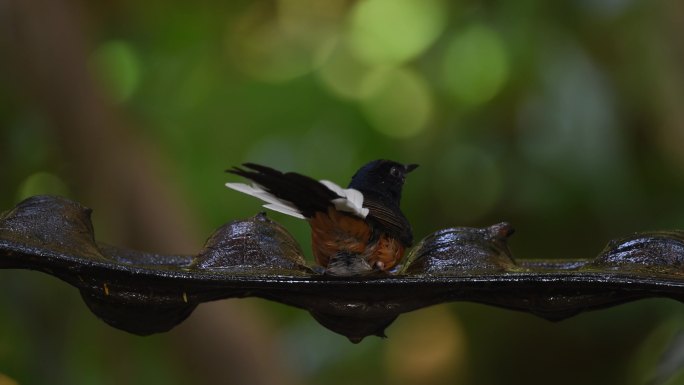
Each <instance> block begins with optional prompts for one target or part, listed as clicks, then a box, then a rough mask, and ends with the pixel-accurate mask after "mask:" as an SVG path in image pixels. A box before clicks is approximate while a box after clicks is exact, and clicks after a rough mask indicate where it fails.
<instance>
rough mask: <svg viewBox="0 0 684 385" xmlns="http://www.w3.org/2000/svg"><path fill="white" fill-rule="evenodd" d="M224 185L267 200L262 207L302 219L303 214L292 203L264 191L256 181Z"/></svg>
mask: <svg viewBox="0 0 684 385" xmlns="http://www.w3.org/2000/svg"><path fill="white" fill-rule="evenodd" d="M226 187H228V188H229V189H233V190H235V191H239V192H241V193H244V194H247V195H251V196H253V197H256V198H259V199H261V200H262V201H264V202H267V204H265V205H264V207H265V208H267V209H271V210H273V211H277V212H279V213H283V214H287V215H290V216H293V217H295V218H300V219H304V215H302V213H301V212H299V210H297V208H296V207H294V205H292V204H291V203H290V202H287V201H284V200H282V199H279V198H278V197H276V196H275V195H273V194H271V193H270V192H268V191H266V189H265V188H264V187H263V186H260V185H258V184H256V183H252V184H251V185H248V184H244V183H226Z"/></svg>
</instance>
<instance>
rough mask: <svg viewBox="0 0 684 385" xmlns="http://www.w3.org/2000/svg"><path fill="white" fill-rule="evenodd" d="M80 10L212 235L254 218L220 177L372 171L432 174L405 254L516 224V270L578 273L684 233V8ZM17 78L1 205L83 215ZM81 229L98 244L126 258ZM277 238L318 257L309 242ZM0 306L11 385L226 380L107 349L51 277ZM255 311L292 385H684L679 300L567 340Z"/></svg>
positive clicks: (545, 327) (106, 79)
mask: <svg viewBox="0 0 684 385" xmlns="http://www.w3.org/2000/svg"><path fill="white" fill-rule="evenodd" d="M72 5H73V6H74V7H77V8H78V9H79V12H80V13H82V15H83V17H84V19H85V22H84V24H85V25H86V26H87V27H84V31H83V33H84V35H85V36H84V37H83V39H85V40H86V41H87V44H89V49H90V52H89V58H88V60H87V63H84V65H86V66H87V68H88V70H89V71H90V72H91V76H92V78H93V79H95V81H97V82H98V84H99V85H100V87H101V88H102V90H103V95H104V97H105V98H106V99H107V101H108V103H110V104H111V105H114V106H115V108H116V109H117V110H118V111H120V112H121V113H122V114H125V115H126V116H127V117H128V119H130V120H132V121H135V122H136V124H135V125H134V127H131V129H132V130H134V132H135V134H136V135H137V137H139V138H141V140H142V141H144V142H146V143H150V144H152V145H153V146H154V147H155V148H156V149H157V150H159V151H160V152H161V153H162V154H163V156H164V157H163V158H164V166H165V167H166V168H167V169H168V170H170V172H169V173H170V174H171V175H172V176H173V177H174V178H175V185H174V186H177V188H178V189H180V193H181V194H182V196H183V197H184V200H185V202H187V205H188V206H189V207H191V209H192V211H193V212H196V213H197V214H198V215H197V217H198V218H199V219H200V223H199V226H200V229H201V231H202V234H209V233H210V232H211V231H212V230H213V229H214V228H216V227H217V226H219V225H221V224H223V223H225V222H226V221H228V220H231V219H234V218H239V217H245V216H249V215H253V214H254V213H255V212H256V211H257V210H259V206H258V203H257V202H256V201H255V200H253V199H250V198H249V197H245V196H241V195H239V194H236V193H231V192H230V191H227V190H226V189H224V188H223V187H222V184H223V183H224V182H225V181H226V180H227V178H228V177H227V176H226V175H225V174H223V172H222V171H223V170H224V169H225V168H227V167H230V166H233V165H237V164H239V163H241V162H245V161H251V162H257V163H264V164H267V165H272V166H276V167H278V168H281V169H286V170H296V171H299V172H302V173H305V174H308V175H311V176H314V177H316V178H321V179H322V178H326V179H331V180H334V181H337V182H340V183H345V182H346V181H347V180H348V179H349V177H350V176H351V175H352V173H353V172H354V170H355V169H356V168H357V167H358V166H359V165H361V164H363V163H365V162H366V161H368V160H371V159H376V158H391V159H395V160H398V161H404V162H415V163H420V164H421V167H420V168H419V169H418V170H417V171H416V172H415V173H414V174H411V176H410V178H409V180H408V182H407V185H406V188H405V193H404V202H403V208H404V212H405V213H406V214H407V216H408V217H409V218H410V220H411V221H412V223H413V225H414V230H415V233H416V236H417V238H421V237H422V236H424V235H426V234H428V233H430V232H432V231H434V230H437V229H439V228H443V227H446V226H454V225H468V226H484V225H488V224H491V223H494V222H498V221H501V220H508V221H510V222H512V223H513V225H514V226H515V227H516V228H517V229H518V233H517V234H516V235H515V236H514V238H513V239H512V242H511V248H512V250H513V252H514V254H515V255H516V256H517V257H519V258H569V257H593V256H595V255H596V254H597V253H598V252H599V251H600V250H601V248H602V247H603V245H605V243H606V242H607V241H608V240H609V239H610V238H613V237H616V236H620V235H624V234H626V233H629V232H633V231H642V230H652V229H669V228H682V227H684V199H682V197H683V196H684V146H682V143H684V113H683V112H682V111H684V110H683V109H682V106H683V105H684V70H683V69H684V45H683V44H682V39H681V37H682V36H684V27H683V26H684V6H683V5H682V3H681V2H677V1H638V0H595V1H589V0H581V1H573V2H544V1H539V0H522V1H509V2H477V1H469V0H460V1H451V2H447V1H444V0H428V1H425V0H423V1H417V0H365V1H359V2H349V1H343V0H332V1H323V2H319V1H314V0H273V1H254V2H247V1H237V2H218V1H213V0H205V1H201V2H196V3H184V2H175V3H168V2H161V1H149V2H128V1H114V2H102V3H93V4H90V3H81V2H76V3H74V4H72ZM2 12H3V7H1V6H0V13H2ZM1 42H2V41H0V43H1ZM0 47H5V48H6V50H5V52H4V53H3V54H7V55H12V53H13V50H20V49H21V47H16V46H12V45H9V46H3V45H0ZM0 52H2V51H0ZM8 57H9V56H8ZM55 60H60V58H59V57H56V58H55ZM18 72H19V71H18V69H17V68H16V67H13V66H11V65H9V64H7V63H0V180H1V181H2V182H1V186H2V188H0V207H1V208H8V207H11V206H13V205H14V204H15V203H16V202H17V201H18V200H20V199H22V198H24V197H26V196H30V195H34V194H38V193H56V194H61V195H67V196H70V197H72V198H76V199H78V198H79V197H81V196H82V195H83V193H82V190H83V187H82V186H79V185H78V184H77V183H76V182H75V180H76V178H75V177H74V172H75V171H74V169H75V167H74V165H73V164H72V163H71V162H70V160H69V159H68V158H67V157H66V155H65V153H64V151H63V149H62V141H61V140H62V139H61V138H60V137H59V131H58V130H56V129H55V123H54V121H53V114H52V113H51V112H50V111H49V109H47V108H45V106H44V105H43V104H42V102H41V98H40V95H35V94H34V93H32V92H31V91H30V90H29V89H28V87H27V86H26V83H27V81H26V79H25V78H22V77H21V76H19V75H17V73H18ZM70 91H71V90H69V89H64V90H62V92H63V94H64V95H66V96H65V97H68V95H69V92H70ZM74 92H75V91H74ZM81 112H82V113H83V114H87V113H89V111H81ZM96 129H97V127H93V130H96ZM122 156H126V155H125V153H122ZM103 177H105V178H106V177H107V176H106V175H105V176H103ZM86 203H87V202H86ZM93 208H94V209H95V216H96V218H95V219H96V229H97V231H98V237H100V239H101V240H105V241H110V242H114V243H115V242H116V241H117V240H116V239H112V238H111V237H112V235H108V234H109V233H108V229H107V222H108V218H98V217H97V213H98V207H93ZM273 217H274V218H276V219H277V220H278V221H280V222H281V223H283V224H285V225H286V226H287V227H288V228H289V229H291V231H292V232H293V234H295V235H296V237H297V238H298V239H299V240H300V242H301V243H302V244H303V245H307V244H308V242H309V240H308V236H309V235H308V228H307V225H306V224H305V223H302V222H299V221H296V220H294V219H290V218H285V217H283V216H280V215H278V214H273ZM200 245H201V240H200V239H198V240H197V248H198V249H199V247H200ZM305 249H307V248H306V247H305ZM0 289H1V291H2V295H0V384H5V383H9V384H12V383H13V382H12V380H16V381H18V382H19V383H21V384H24V383H25V384H30V383H69V384H91V383H99V384H107V383H112V384H114V383H130V384H157V383H158V384H173V383H179V384H180V383H200V382H201V381H206V383H224V382H225V383H231V380H230V379H226V378H223V379H211V378H203V377H202V375H201V374H199V373H196V372H193V371H191V370H189V369H188V367H187V366H186V365H185V363H184V362H182V359H181V358H179V357H180V356H179V355H178V353H176V352H174V346H172V342H171V341H172V339H171V338H172V337H173V336H174V333H176V332H171V333H170V334H168V335H159V336H153V337H147V338H140V337H134V336H129V335H126V334H124V333H122V332H118V331H115V330H113V329H111V328H109V327H107V326H106V325H104V324H102V323H100V322H99V321H97V320H96V319H95V318H94V317H93V316H92V315H90V313H89V312H88V311H87V309H86V308H85V306H83V305H82V304H81V303H80V299H79V298H78V296H77V294H76V293H75V292H74V291H73V290H71V289H70V288H68V287H67V286H66V285H64V284H62V283H60V282H57V281H55V280H54V279H52V278H48V277H44V276H40V275H38V274H35V273H34V274H32V273H28V272H18V271H0ZM258 306H260V307H262V308H263V309H264V314H267V315H268V317H270V318H273V319H275V322H274V325H276V326H274V327H275V328H276V331H275V332H276V334H277V335H278V336H279V338H278V341H276V344H277V345H278V346H280V348H281V349H282V360H283V361H284V362H285V364H286V365H287V366H288V368H289V369H290V370H291V371H292V372H293V373H294V374H295V375H296V378H298V379H300V380H301V381H302V382H303V383H310V384H314V383H316V384H318V383H329V384H347V383H352V382H353V383H357V384H366V383H368V384H371V383H373V384H376V383H392V384H415V383H422V384H447V383H449V384H454V383H461V384H546V383H549V382H552V383H555V384H576V383H581V384H618V383H619V384H647V383H648V384H680V383H684V382H683V381H682V378H684V377H682V370H681V368H682V365H683V364H684V359H682V358H681V357H680V356H681V355H682V354H681V353H679V354H678V353H677V352H679V351H681V350H682V348H683V347H684V339H682V338H681V337H677V338H676V337H675V336H677V335H681V333H682V326H683V325H682V317H684V306H683V305H681V304H678V303H674V302H671V301H658V300H650V301H642V302H639V303H633V304H628V305H624V306H621V307H618V308H615V309H611V310H606V311H601V312H595V313H590V314H584V315H580V316H578V317H576V318H573V319H570V320H567V321H564V322H561V323H558V324H553V323H549V322H546V321H543V320H540V319H537V318H534V317H532V316H530V315H525V314H518V313H515V312H511V311H505V310H498V309H492V308H489V307H484V306H480V305H472V304H455V305H451V306H441V307H438V308H434V309H429V310H424V311H420V312H417V313H414V314H410V315H405V316H402V317H400V318H399V320H398V321H397V322H396V323H395V324H394V325H393V326H392V327H391V328H390V329H389V330H388V335H389V336H390V338H389V339H388V340H379V339H369V340H366V341H364V342H363V343H361V344H360V345H351V344H349V343H348V342H347V341H346V340H345V339H344V338H343V337H340V336H337V335H333V334H331V333H330V332H329V331H327V330H325V329H323V328H322V327H320V326H318V325H317V324H316V323H315V322H314V321H313V320H311V319H310V317H309V316H308V315H307V314H304V313H303V312H300V311H296V310H292V309H288V308H284V307H282V306H278V305H274V304H268V303H265V302H258ZM668 365H669V366H668ZM3 374H4V375H6V376H7V377H5V376H3ZM10 378H11V379H10ZM190 379H192V380H190Z"/></svg>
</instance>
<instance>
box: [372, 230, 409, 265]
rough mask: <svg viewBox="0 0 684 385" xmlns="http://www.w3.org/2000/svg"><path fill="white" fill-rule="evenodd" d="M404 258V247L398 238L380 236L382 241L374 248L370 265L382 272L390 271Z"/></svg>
mask: <svg viewBox="0 0 684 385" xmlns="http://www.w3.org/2000/svg"><path fill="white" fill-rule="evenodd" d="M403 256H404V245H402V244H401V242H399V240H397V239H396V238H392V237H390V236H389V235H387V234H383V235H382V236H380V239H379V240H378V242H377V243H376V244H375V246H374V247H373V250H372V251H371V255H370V258H369V259H368V264H370V265H371V266H373V267H377V268H379V269H380V270H389V269H391V268H392V267H394V266H395V265H396V264H397V262H399V260H401V258H402V257H403Z"/></svg>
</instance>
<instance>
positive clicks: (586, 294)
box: [0, 196, 684, 342]
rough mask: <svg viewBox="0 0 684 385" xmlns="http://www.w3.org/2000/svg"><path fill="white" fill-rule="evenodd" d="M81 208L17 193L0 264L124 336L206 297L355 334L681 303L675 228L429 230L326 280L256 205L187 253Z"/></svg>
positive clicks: (2, 235) (150, 329)
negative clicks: (450, 312) (391, 255)
mask: <svg viewBox="0 0 684 385" xmlns="http://www.w3.org/2000/svg"><path fill="white" fill-rule="evenodd" d="M90 212H91V210H90V209H88V208H85V207H83V206H81V205H80V204H78V203H75V202H72V201H69V200H67V199H64V198H59V197H50V196H38V197H33V198H30V199H27V200H25V201H23V202H21V203H20V204H19V205H17V206H16V207H15V208H14V209H13V210H11V211H9V212H6V213H4V214H3V215H2V216H1V217H0V268H5V269H11V268H19V269H32V270H39V271H43V272H45V273H48V274H51V275H54V276H56V277H58V278H60V279H62V280H64V281H66V282H67V283H69V284H71V285H73V286H75V287H77V288H78V289H79V290H80V292H81V295H82V296H83V299H84V301H85V302H86V304H87V305H88V307H89V308H90V309H91V310H92V311H93V313H95V314H96V315H97V316H98V317H100V318H101V319H102V320H104V321H105V322H107V323H108V324H110V325H112V326H114V327H116V328H119V329H123V330H126V331H129V332H131V333H136V334H141V335H145V334H151V333H158V332H163V331H167V330H169V329H171V328H173V327H174V326H176V325H177V324H179V323H180V322H182V321H183V320H184V319H185V318H186V317H188V315H190V313H192V311H193V310H194V309H195V307H196V306H197V305H198V304H200V303H202V302H206V301H211V300H216V299H223V298H239V297H250V296H254V297H261V298H266V299H269V300H273V301H278V302H281V303H285V304H288V305H292V306H296V307H299V308H302V309H306V310H308V311H309V312H310V313H311V314H312V315H313V316H314V318H316V320H318V321H319V322H320V323H321V324H323V325H324V326H326V327H327V328H329V329H331V330H333V331H335V332H337V333H340V334H343V335H345V336H347V337H348V338H349V339H350V340H352V341H354V342H357V341H360V340H361V339H362V338H364V337H366V336H368V335H378V336H384V329H385V328H386V327H387V326H388V325H389V324H391V323H392V321H394V319H395V318H396V317H397V316H399V315H400V314H401V313H405V312H408V311H412V310H416V309H419V308H422V307H426V306H430V305H434V304H438V303H443V302H450V301H472V302H479V303H484V304H489V305H494V306H499V307H504V308H508V309H515V310H520V311H526V312H530V313H533V314H536V315H538V316H541V317H544V318H546V319H549V320H561V319H563V318H567V317H570V316H573V315H575V314H577V313H580V312H582V311H587V310H594V309H600V308H605V307H609V306H614V305H617V304H621V303H624V302H628V301H633V300H637V299H641V298H649V297H666V298H672V299H675V300H678V301H684V275H683V272H682V266H683V265H684V233H683V232H680V231H669V232H654V233H637V234H634V235H631V236H628V237H625V238H623V239H620V240H616V241H612V242H610V244H609V245H608V246H607V247H606V249H605V250H604V251H603V252H601V254H599V256H598V257H597V258H595V259H592V260H517V261H516V260H514V259H513V257H512V255H511V253H510V251H509V250H508V247H507V245H506V239H507V238H508V237H509V236H510V234H511V233H512V229H511V227H510V226H509V225H508V224H505V223H502V224H498V225H494V226H490V227H488V228H483V229H474V228H451V229H444V230H440V231H438V232H436V233H434V234H431V235H429V236H428V237H426V238H425V239H423V241H421V242H420V243H419V244H418V245H417V246H416V248H414V250H413V251H412V252H411V253H410V254H409V256H408V257H407V261H406V263H405V265H404V267H403V268H402V269H401V270H400V271H398V272H397V273H396V274H394V275H372V276H362V277H332V276H327V275H324V274H319V273H317V272H315V271H314V270H313V269H311V268H310V267H308V266H306V263H305V261H304V258H303V257H302V252H301V249H300V248H299V245H298V244H297V243H296V242H295V240H294V239H293V238H292V237H291V236H290V235H289V233H288V232H287V231H286V230H285V229H284V228H283V227H281V226H280V225H278V224H277V223H275V222H273V221H271V220H269V219H267V218H266V216H265V215H264V214H259V215H257V216H255V217H253V218H250V219H247V220H242V221H234V222H231V223H229V224H226V225H224V226H223V227H221V228H219V229H218V230H217V231H216V232H215V233H214V234H213V235H212V236H211V237H210V238H209V239H208V240H207V243H206V245H205V247H204V248H203V249H202V250H201V251H200V253H199V254H198V255H196V256H172V255H157V254H150V253H143V252H139V251H133V250H125V249H120V248H117V247H113V246H109V245H105V244H102V243H97V242H96V241H95V238H94V235H93V227H92V223H91V221H90Z"/></svg>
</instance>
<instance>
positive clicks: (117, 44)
mask: <svg viewBox="0 0 684 385" xmlns="http://www.w3.org/2000/svg"><path fill="white" fill-rule="evenodd" d="M90 67H91V68H90V69H91V71H92V72H94V76H95V77H96V78H97V79H98V80H99V81H100V83H101V84H102V86H103V87H104V88H105V91H106V92H107V93H108V94H109V96H110V97H111V98H112V99H114V101H116V102H125V101H126V100H128V99H129V98H130V97H131V96H132V95H133V93H134V92H135V90H136V88H137V87H138V84H139V82H140V62H139V59H138V55H137V54H136V53H135V51H134V50H133V48H132V47H131V45H130V44H128V43H127V42H125V41H121V40H111V41H108V42H105V43H103V44H101V45H100V46H99V47H98V48H97V49H96V50H95V51H94V52H93V53H92V54H91V56H90Z"/></svg>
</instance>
